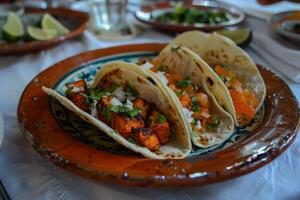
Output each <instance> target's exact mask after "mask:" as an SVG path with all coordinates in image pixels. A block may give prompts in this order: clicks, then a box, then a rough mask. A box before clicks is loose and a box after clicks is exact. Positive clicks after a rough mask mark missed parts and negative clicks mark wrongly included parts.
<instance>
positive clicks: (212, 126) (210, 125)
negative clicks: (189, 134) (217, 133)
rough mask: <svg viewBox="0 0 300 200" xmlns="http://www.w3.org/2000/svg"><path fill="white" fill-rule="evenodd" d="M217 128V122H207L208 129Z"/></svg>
mask: <svg viewBox="0 0 300 200" xmlns="http://www.w3.org/2000/svg"><path fill="white" fill-rule="evenodd" d="M217 128H218V124H217V123H211V124H207V129H208V130H216V129H217Z"/></svg>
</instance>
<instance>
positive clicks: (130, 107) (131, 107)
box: [125, 99, 133, 109]
mask: <svg viewBox="0 0 300 200" xmlns="http://www.w3.org/2000/svg"><path fill="white" fill-rule="evenodd" d="M125 106H126V107H128V108H129V109H133V103H132V102H131V101H130V100H129V99H127V100H126V104H125Z"/></svg>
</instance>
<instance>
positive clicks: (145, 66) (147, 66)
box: [141, 62, 153, 69]
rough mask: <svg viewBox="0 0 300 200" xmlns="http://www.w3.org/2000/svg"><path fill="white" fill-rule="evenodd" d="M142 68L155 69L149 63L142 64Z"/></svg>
mask: <svg viewBox="0 0 300 200" xmlns="http://www.w3.org/2000/svg"><path fill="white" fill-rule="evenodd" d="M141 66H142V67H144V68H146V69H151V68H152V67H153V65H152V64H151V63H149V62H146V63H144V64H142V65H141Z"/></svg>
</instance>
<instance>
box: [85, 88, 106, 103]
mask: <svg viewBox="0 0 300 200" xmlns="http://www.w3.org/2000/svg"><path fill="white" fill-rule="evenodd" d="M106 94H107V92H104V91H100V90H94V91H92V92H90V94H89V95H88V97H89V98H90V99H93V100H97V101H99V100H100V99H101V98H102V97H103V96H104V95H106Z"/></svg>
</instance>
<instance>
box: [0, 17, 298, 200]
mask: <svg viewBox="0 0 300 200" xmlns="http://www.w3.org/2000/svg"><path fill="white" fill-rule="evenodd" d="M247 24H248V25H250V26H253V27H256V28H257V26H260V28H261V29H263V28H265V25H264V24H263V22H259V21H257V20H255V19H251V18H249V19H248V20H247ZM254 34H255V33H254ZM170 39H171V37H170V36H168V35H165V34H163V33H160V32H157V31H154V30H151V29H147V30H146V31H145V32H144V33H143V34H142V35H141V36H140V37H139V38H136V39H134V40H131V41H125V42H118V43H112V42H95V40H94V39H93V38H91V35H90V34H89V33H88V32H86V33H85V34H84V35H83V36H82V37H80V38H78V39H76V40H71V41H68V42H65V43H63V44H61V45H59V46H57V47H55V48H52V49H49V50H46V51H42V52H40V53H37V54H29V55H25V56H6V57H0V112H2V114H3V117H4V123H5V137H4V141H3V144H2V146H1V148H0V179H1V181H2V182H3V184H4V186H5V187H6V190H7V192H8V194H9V195H10V197H11V198H12V199H20V200H26V199H47V200H52V199H59V200H67V199H70V200H73V199H74V200H77V199H107V200H110V199H122V200H126V199H172V200H173V199H174V200H176V199H180V200H184V199H189V200H190V199H222V200H226V199H244V200H247V199H249V200H250V199H270V200H273V199H280V200H281V199H289V200H292V199H295V200H296V199H300V137H299V136H298V137H297V138H296V140H295V141H294V143H293V144H292V145H291V146H290V147H289V148H288V150H287V151H285V152H284V153H283V154H282V155H281V156H279V157H278V158H277V159H275V160H274V161H273V162H271V163H270V164H268V165H267V166H265V167H262V168H260V169H258V170H256V171H255V172H253V173H251V174H247V175H244V176H242V177H239V178H235V179H232V180H228V181H225V182H221V183H216V184H211V185H207V186H202V187H186V188H176V189H144V188H128V187H125V186H119V185H114V184H109V183H104V182H93V181H91V180H88V179H86V178H84V177H80V176H78V175H75V174H72V173H70V172H67V171H65V170H62V169H61V168H59V167H57V166H56V165H54V164H53V163H52V162H51V161H49V160H47V159H45V158H43V157H41V156H40V155H39V154H38V153H37V152H36V151H35V150H34V149H33V148H32V147H31V146H30V145H29V143H28V142H27V141H26V140H25V138H24V137H22V135H21V133H20V130H19V126H18V121H17V116H16V112H17V105H18V100H19V98H20V96H21V93H22V91H23V90H24V88H25V86H26V85H27V84H28V83H29V81H30V80H31V79H32V78H33V77H34V76H35V75H37V74H38V73H39V72H41V71H42V70H44V69H46V68H47V67H48V66H50V65H51V64H54V63H56V62H58V61H60V60H62V59H64V58H66V57H69V56H72V55H75V54H78V53H80V52H83V51H86V50H90V49H94V48H102V47H106V46H111V45H118V44H125V43H143V42H166V41H168V40H170ZM246 50H247V52H248V53H249V54H250V55H251V56H252V57H253V59H254V60H255V62H257V63H261V64H263V65H265V66H268V67H271V68H272V66H269V64H268V63H266V61H265V60H264V59H263V58H261V57H260V56H258V55H257V54H256V53H255V52H254V51H253V49H251V48H248V49H246ZM286 81H287V83H288V84H289V86H290V87H291V88H292V90H293V92H294V93H295V95H296V96H297V98H298V100H299V99H300V86H299V85H297V84H294V83H291V82H290V81H288V80H286Z"/></svg>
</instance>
